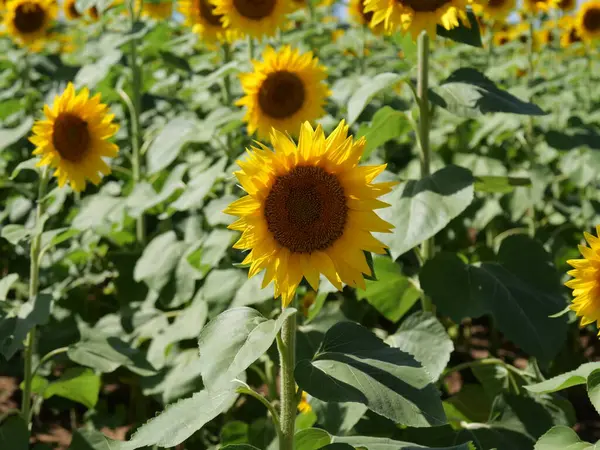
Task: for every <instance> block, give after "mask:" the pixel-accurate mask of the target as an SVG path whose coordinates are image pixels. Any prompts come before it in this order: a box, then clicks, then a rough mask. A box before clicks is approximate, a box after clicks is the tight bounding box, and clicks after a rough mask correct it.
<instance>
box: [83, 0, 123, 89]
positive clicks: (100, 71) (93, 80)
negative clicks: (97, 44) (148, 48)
mask: <svg viewBox="0 0 600 450" xmlns="http://www.w3.org/2000/svg"><path fill="white" fill-rule="evenodd" d="M80 1H81V0H77V2H78V3H79V2H80ZM100 1H102V2H103V1H105V0H100ZM82 11H87V9H84V10H82ZM122 56H123V54H122V53H121V51H120V50H117V49H112V50H109V51H108V52H107V53H106V54H105V55H103V56H102V57H101V58H100V59H98V60H97V61H96V62H93V63H91V64H86V65H85V66H83V67H82V68H81V69H80V70H79V72H77V75H75V80H73V84H75V87H77V88H83V87H87V88H89V89H93V88H95V87H96V85H97V84H98V83H100V82H101V81H102V80H104V78H106V76H107V75H108V74H109V72H110V70H111V69H112V68H113V66H114V65H115V64H117V63H118V62H119V60H120V59H121V57H122Z"/></svg>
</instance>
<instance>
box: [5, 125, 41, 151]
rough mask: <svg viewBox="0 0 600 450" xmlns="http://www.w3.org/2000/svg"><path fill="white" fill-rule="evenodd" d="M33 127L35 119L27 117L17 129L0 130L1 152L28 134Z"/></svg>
mask: <svg viewBox="0 0 600 450" xmlns="http://www.w3.org/2000/svg"><path fill="white" fill-rule="evenodd" d="M32 125H33V118H32V117H26V118H25V119H23V121H22V123H21V125H19V126H18V127H16V128H0V152H1V151H2V150H4V149H5V148H8V147H10V146H11V145H13V144H14V143H15V142H17V141H18V140H19V139H21V138H23V137H24V136H25V135H26V134H28V133H29V132H30V131H31V127H32Z"/></svg>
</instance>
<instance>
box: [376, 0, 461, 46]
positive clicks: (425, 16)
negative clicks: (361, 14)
mask: <svg viewBox="0 0 600 450" xmlns="http://www.w3.org/2000/svg"><path fill="white" fill-rule="evenodd" d="M468 3H470V0H365V12H372V13H373V19H372V20H371V25H373V26H374V25H378V24H380V23H383V25H384V28H385V31H386V33H393V32H394V31H396V30H398V29H401V30H404V31H408V32H409V33H410V34H411V35H412V36H413V38H415V37H416V36H417V35H418V34H419V33H420V32H421V31H422V30H426V31H427V33H428V34H429V35H430V36H435V34H436V31H435V30H436V26H437V25H438V24H439V25H441V26H443V27H444V28H445V29H447V30H450V29H452V28H455V27H457V26H459V25H460V22H459V21H462V22H463V23H465V24H468V23H469V21H468V19H467V14H466V8H467V4H468Z"/></svg>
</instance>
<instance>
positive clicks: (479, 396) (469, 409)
mask: <svg viewBox="0 0 600 450" xmlns="http://www.w3.org/2000/svg"><path fill="white" fill-rule="evenodd" d="M491 403H492V402H491V401H490V399H489V398H488V397H487V396H486V394H485V390H484V388H483V387H482V386H481V385H479V384H464V385H463V386H462V388H461V389H460V391H459V392H458V394H456V395H453V396H452V397H450V398H449V399H448V400H446V401H445V402H444V409H445V410H446V416H447V417H448V420H449V421H451V422H452V420H453V419H456V420H457V421H458V422H459V423H460V422H462V421H466V422H479V423H485V422H487V420H488V418H489V416H490V410H491V407H492V404H491ZM452 415H454V417H452Z"/></svg>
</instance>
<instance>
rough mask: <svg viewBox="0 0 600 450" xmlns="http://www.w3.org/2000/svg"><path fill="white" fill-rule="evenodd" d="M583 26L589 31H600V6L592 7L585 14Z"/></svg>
mask: <svg viewBox="0 0 600 450" xmlns="http://www.w3.org/2000/svg"><path fill="white" fill-rule="evenodd" d="M583 27H584V28H585V29H586V30H588V31H592V32H595V31H600V8H591V9H588V10H587V11H586V13H585V14H584V16H583Z"/></svg>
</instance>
